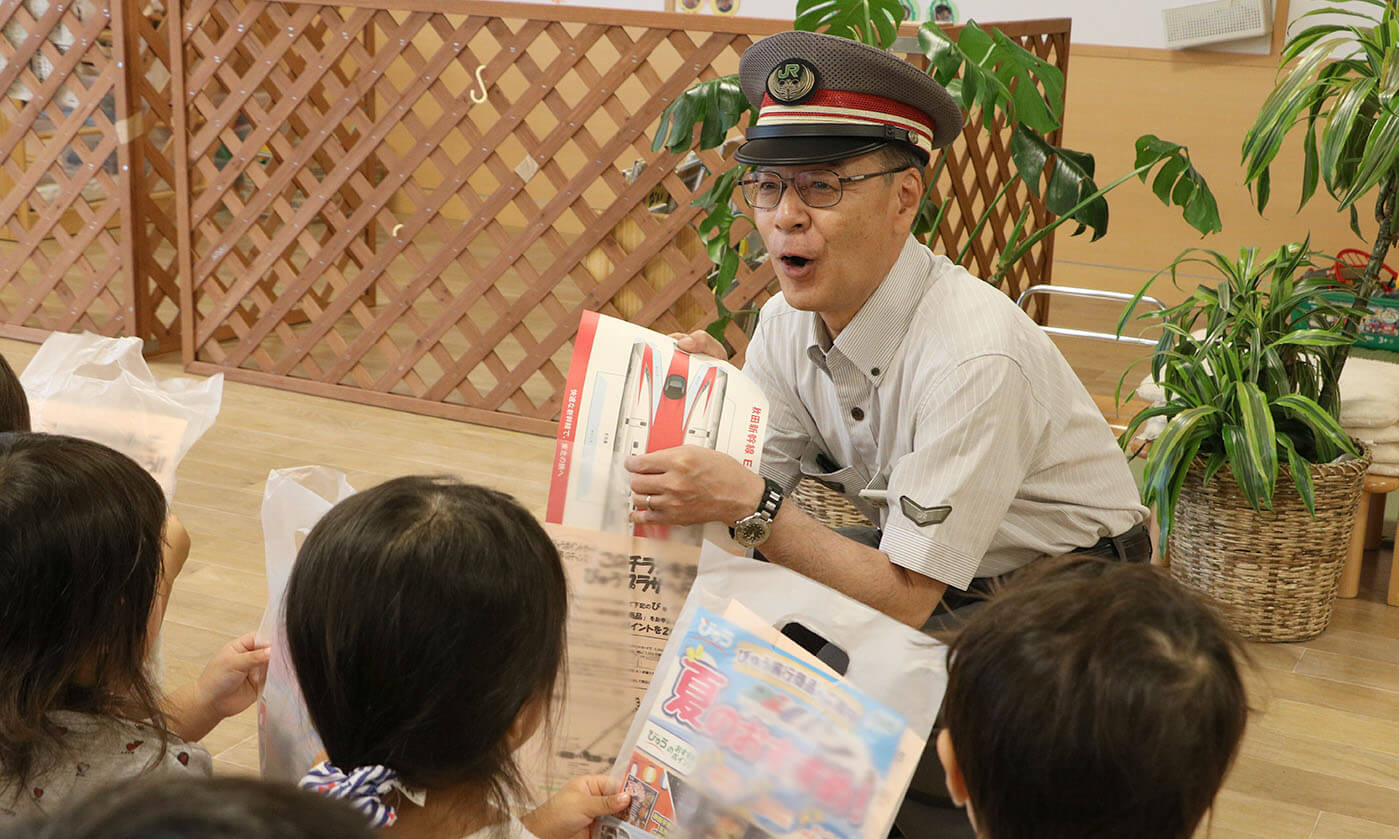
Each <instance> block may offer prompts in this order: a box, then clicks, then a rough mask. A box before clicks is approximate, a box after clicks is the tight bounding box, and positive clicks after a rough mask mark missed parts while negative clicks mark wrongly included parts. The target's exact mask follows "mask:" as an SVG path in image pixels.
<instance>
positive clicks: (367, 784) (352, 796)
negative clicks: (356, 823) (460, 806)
mask: <svg viewBox="0 0 1399 839" xmlns="http://www.w3.org/2000/svg"><path fill="white" fill-rule="evenodd" d="M298 786H300V787H301V788H302V789H306V790H310V791H312V792H315V793H319V794H320V795H324V796H326V797H327V798H340V799H343V800H344V801H346V802H347V803H348V804H349V805H350V806H351V807H353V808H354V809H356V810H358V811H359V812H361V813H363V814H364V816H365V818H367V819H368V820H369V826H370V827H375V828H379V827H388V826H389V825H391V824H393V823H394V822H395V821H397V820H398V813H397V812H396V811H395V810H394V808H393V807H390V806H389V805H388V804H385V803H384V801H383V796H385V795H387V794H388V793H389V792H390V791H391V790H395V789H396V790H398V791H399V792H401V793H403V794H404V796H405V797H406V798H408V799H409V800H410V801H415V803H418V804H419V805H421V804H422V801H421V798H422V796H421V794H414V793H413V792H412V791H410V790H409V789H407V788H406V787H404V786H403V784H402V783H400V782H399V780H398V773H397V772H395V771H393V770H392V769H390V768H388V767H387V766H361V767H359V768H358V769H354V770H351V772H350V773H349V774H348V775H347V774H345V773H344V772H341V771H340V770H339V769H337V768H335V766H333V765H332V764H331V762H330V761H328V760H327V761H322V762H321V763H320V764H318V765H316V766H314V767H312V768H311V771H310V772H307V773H306V774H305V776H303V777H302V779H301V783H300V784H298Z"/></svg>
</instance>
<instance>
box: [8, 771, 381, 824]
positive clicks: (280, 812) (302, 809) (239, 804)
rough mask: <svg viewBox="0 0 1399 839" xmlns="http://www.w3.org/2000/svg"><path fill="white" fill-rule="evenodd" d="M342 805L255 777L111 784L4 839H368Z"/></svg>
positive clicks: (358, 821) (352, 812) (360, 819)
mask: <svg viewBox="0 0 1399 839" xmlns="http://www.w3.org/2000/svg"><path fill="white" fill-rule="evenodd" d="M373 835H374V834H373V831H371V830H370V828H369V825H368V824H367V823H366V821H365V819H364V816H363V815H361V814H360V813H358V812H356V811H355V810H353V809H351V808H350V806H349V805H348V804H346V803H345V802H344V801H341V800H337V799H332V798H326V797H324V796H320V795H316V794H315V793H311V792H306V791H304V790H300V789H297V788H296V787H293V786H291V785H289V784H273V783H268V782H264V781H257V780H253V779H251V778H219V779H215V780H203V779H191V778H159V779H155V780H147V781H140V782H137V783H134V784H122V785H120V786H115V787H109V788H107V789H106V790H103V791H102V792H99V793H97V794H96V795H93V796H91V797H90V798H87V799H84V800H82V801H80V802H78V803H77V804H76V806H70V807H68V808H67V809H66V810H64V811H62V812H61V813H59V814H58V815H56V816H53V817H50V818H46V819H35V820H33V821H28V822H23V823H21V824H19V825H16V826H15V827H14V828H12V829H11V830H10V831H8V832H0V837H3V839H370V837H372V836H373Z"/></svg>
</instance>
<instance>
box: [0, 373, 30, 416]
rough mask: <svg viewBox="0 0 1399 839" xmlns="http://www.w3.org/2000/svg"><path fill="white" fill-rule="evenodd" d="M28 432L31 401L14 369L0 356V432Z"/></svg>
mask: <svg viewBox="0 0 1399 839" xmlns="http://www.w3.org/2000/svg"><path fill="white" fill-rule="evenodd" d="M28 430H29V400H28V399H26V398H25V396H24V388H23V387H22V386H20V383H19V377H18V376H16V375H15V371H14V368H12V367H11V366H10V362H8V361H6V360H5V356H3V355H0V432H4V431H28Z"/></svg>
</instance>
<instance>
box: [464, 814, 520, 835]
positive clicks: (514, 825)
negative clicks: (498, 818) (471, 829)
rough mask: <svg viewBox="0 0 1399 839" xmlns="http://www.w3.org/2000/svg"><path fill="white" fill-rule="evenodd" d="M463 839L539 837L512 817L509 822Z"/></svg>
mask: <svg viewBox="0 0 1399 839" xmlns="http://www.w3.org/2000/svg"><path fill="white" fill-rule="evenodd" d="M462 839H537V837H536V836H535V835H534V834H533V833H530V832H529V828H527V827H525V825H524V822H522V821H520V820H519V819H518V818H516V817H515V816H513V815H512V816H511V817H510V818H509V820H507V821H503V822H500V823H498V824H493V825H489V826H487V827H483V828H481V829H480V830H478V831H476V832H475V833H472V834H469V835H467V836H464V837H462Z"/></svg>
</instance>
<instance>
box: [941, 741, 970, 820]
mask: <svg viewBox="0 0 1399 839" xmlns="http://www.w3.org/2000/svg"><path fill="white" fill-rule="evenodd" d="M937 749H938V760H940V761H942V770H943V773H944V774H945V775H946V776H947V794H948V795H949V796H951V797H952V803H953V804H956V805H957V806H958V807H965V806H966V805H967V797H968V796H967V780H966V778H964V777H962V767H961V765H960V764H959V763H957V752H956V751H954V750H953V748H952V735H951V734H949V733H948V732H947V729H945V728H944V729H943V730H941V731H939V732H938V742H937Z"/></svg>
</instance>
